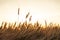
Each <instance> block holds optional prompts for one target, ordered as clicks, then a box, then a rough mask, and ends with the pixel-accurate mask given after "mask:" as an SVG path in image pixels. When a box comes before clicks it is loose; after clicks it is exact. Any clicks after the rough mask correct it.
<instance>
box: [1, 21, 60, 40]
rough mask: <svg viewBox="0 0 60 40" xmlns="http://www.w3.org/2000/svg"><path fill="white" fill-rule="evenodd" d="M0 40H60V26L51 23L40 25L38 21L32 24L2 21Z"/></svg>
mask: <svg viewBox="0 0 60 40" xmlns="http://www.w3.org/2000/svg"><path fill="white" fill-rule="evenodd" d="M0 40H60V26H59V24H58V25H56V24H52V23H50V24H49V25H46V24H45V26H42V25H41V24H39V23H38V22H36V23H34V25H32V24H31V23H29V24H27V22H24V23H23V24H21V23H19V24H18V25H17V23H13V24H11V23H7V22H2V24H1V26H0Z"/></svg>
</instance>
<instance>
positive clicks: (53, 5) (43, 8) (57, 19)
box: [0, 0, 60, 24]
mask: <svg viewBox="0 0 60 40" xmlns="http://www.w3.org/2000/svg"><path fill="white" fill-rule="evenodd" d="M18 8H20V14H19V21H21V22H24V21H25V16H26V14H27V13H28V12H30V15H32V20H31V22H32V23H33V22H36V21H37V20H38V21H39V22H40V23H42V24H43V23H44V20H46V21H47V23H50V22H53V23H60V0H0V22H2V21H7V22H15V21H18ZM27 20H28V19H27Z"/></svg>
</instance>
